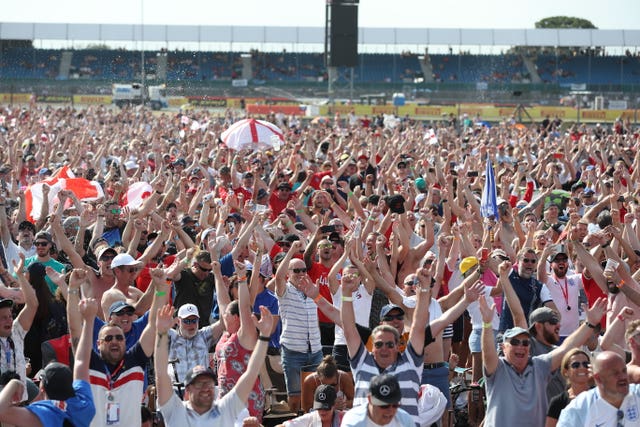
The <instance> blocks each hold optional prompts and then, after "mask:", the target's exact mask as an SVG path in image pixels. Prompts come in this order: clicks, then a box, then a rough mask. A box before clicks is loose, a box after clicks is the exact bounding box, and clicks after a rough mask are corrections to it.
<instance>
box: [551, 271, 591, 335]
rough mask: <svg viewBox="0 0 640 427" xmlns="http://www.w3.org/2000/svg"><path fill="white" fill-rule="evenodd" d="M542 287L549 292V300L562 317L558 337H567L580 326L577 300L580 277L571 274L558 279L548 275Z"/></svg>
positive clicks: (580, 284)
mask: <svg viewBox="0 0 640 427" xmlns="http://www.w3.org/2000/svg"><path fill="white" fill-rule="evenodd" d="M544 286H545V287H546V288H547V289H548V290H549V293H550V294H551V298H552V299H553V302H554V303H555V304H556V307H558V311H559V312H560V316H562V319H561V320H560V335H561V336H563V337H567V336H569V335H571V333H572V332H573V331H575V330H576V329H578V326H580V310H579V308H580V307H579V306H578V305H579V302H578V298H579V297H580V289H582V275H581V274H572V275H566V276H565V277H564V278H563V279H558V278H556V277H555V276H554V275H553V274H550V275H549V276H548V277H547V282H546V283H545V284H544Z"/></svg>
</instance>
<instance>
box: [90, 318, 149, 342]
mask: <svg viewBox="0 0 640 427" xmlns="http://www.w3.org/2000/svg"><path fill="white" fill-rule="evenodd" d="M147 323H149V312H148V311H147V312H146V313H145V314H144V316H142V317H140V318H139V319H137V320H135V321H134V322H133V323H131V330H130V331H129V332H127V333H126V334H124V337H125V340H126V342H125V349H127V350H129V349H130V348H131V347H133V346H134V345H135V344H136V343H137V342H138V341H140V336H141V335H142V331H144V328H145V327H146V326H147ZM104 325H106V322H105V321H104V320H102V319H99V318H97V317H96V318H95V320H94V321H93V349H94V350H95V351H98V337H99V335H100V329H101V328H102V327H103V326H104Z"/></svg>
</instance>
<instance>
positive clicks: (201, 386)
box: [191, 381, 216, 390]
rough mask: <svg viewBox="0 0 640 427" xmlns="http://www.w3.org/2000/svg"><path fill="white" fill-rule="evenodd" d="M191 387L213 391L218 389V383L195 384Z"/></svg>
mask: <svg viewBox="0 0 640 427" xmlns="http://www.w3.org/2000/svg"><path fill="white" fill-rule="evenodd" d="M191 387H193V388H194V389H196V390H213V389H215V388H216V383H214V382H210V381H208V382H202V383H193V384H191Z"/></svg>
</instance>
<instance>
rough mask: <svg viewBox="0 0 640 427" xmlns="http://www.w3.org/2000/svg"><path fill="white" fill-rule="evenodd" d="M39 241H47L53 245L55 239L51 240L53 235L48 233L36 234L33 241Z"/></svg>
mask: <svg viewBox="0 0 640 427" xmlns="http://www.w3.org/2000/svg"><path fill="white" fill-rule="evenodd" d="M38 239H45V240H46V241H47V242H49V243H53V238H51V234H49V233H47V232H46V231H40V232H38V234H36V236H35V238H34V239H33V240H38Z"/></svg>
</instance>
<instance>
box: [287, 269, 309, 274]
mask: <svg viewBox="0 0 640 427" xmlns="http://www.w3.org/2000/svg"><path fill="white" fill-rule="evenodd" d="M291 271H293V272H294V273H298V274H300V273H306V272H307V269H306V268H292V269H291Z"/></svg>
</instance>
